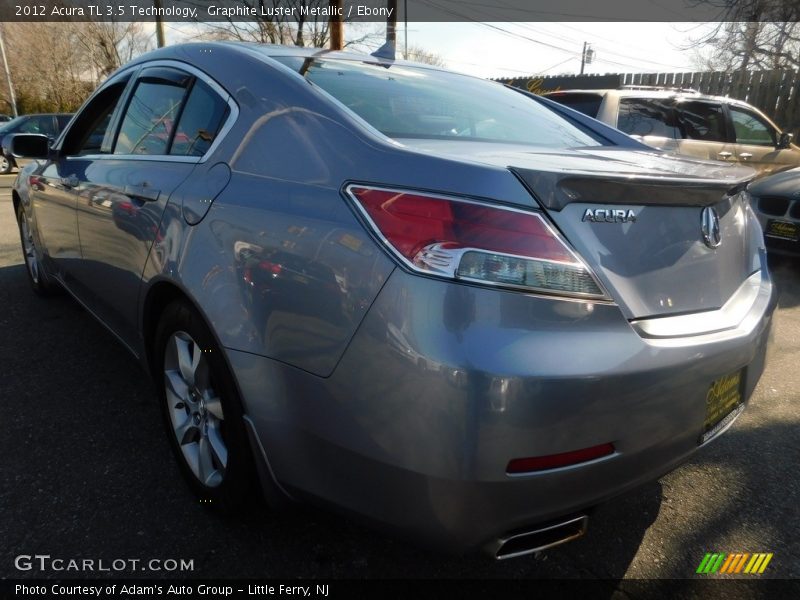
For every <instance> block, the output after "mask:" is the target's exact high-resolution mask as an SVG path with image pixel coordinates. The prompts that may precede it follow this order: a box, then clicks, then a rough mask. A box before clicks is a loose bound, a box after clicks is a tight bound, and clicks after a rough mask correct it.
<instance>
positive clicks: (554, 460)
mask: <svg viewBox="0 0 800 600" xmlns="http://www.w3.org/2000/svg"><path fill="white" fill-rule="evenodd" d="M611 454H614V445H613V444H600V445H599V446H592V447H591V448H582V449H580V450H572V451H571V452H562V453H561V454H550V455H548V456H532V457H530V458H515V459H513V460H511V461H509V463H508V466H507V467H506V473H508V474H514V475H516V474H519V473H532V472H535V471H546V470H547V469H557V468H559V467H568V466H571V465H577V464H580V463H584V462H589V461H590V460H595V459H597V458H602V457H604V456H610V455H611Z"/></svg>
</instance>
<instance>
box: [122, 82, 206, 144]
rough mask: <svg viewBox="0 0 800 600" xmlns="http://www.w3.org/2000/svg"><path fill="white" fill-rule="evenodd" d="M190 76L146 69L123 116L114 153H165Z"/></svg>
mask: <svg viewBox="0 0 800 600" xmlns="http://www.w3.org/2000/svg"><path fill="white" fill-rule="evenodd" d="M191 79H192V78H191V77H190V76H189V75H188V74H184V73H181V72H179V71H177V70H175V69H166V68H153V69H148V70H147V71H145V72H144V73H143V74H142V76H141V77H140V79H139V81H138V82H137V84H136V89H135V90H134V92H133V95H132V97H131V99H130V102H129V103H128V108H127V110H126V111H125V116H124V117H123V119H122V125H121V126H120V129H119V135H118V137H117V143H116V145H115V146H114V154H145V155H154V154H167V148H168V147H169V143H170V140H171V136H172V133H173V130H174V129H175V123H176V120H177V118H178V113H179V111H180V108H181V104H182V103H183V99H184V97H185V96H186V91H187V88H188V86H189V84H190V83H191Z"/></svg>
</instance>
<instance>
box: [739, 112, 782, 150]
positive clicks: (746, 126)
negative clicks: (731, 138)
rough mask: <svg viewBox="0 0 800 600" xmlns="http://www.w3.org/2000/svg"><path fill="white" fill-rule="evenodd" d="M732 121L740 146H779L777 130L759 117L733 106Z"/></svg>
mask: <svg viewBox="0 0 800 600" xmlns="http://www.w3.org/2000/svg"><path fill="white" fill-rule="evenodd" d="M731 119H732V121H733V130H734V132H735V133H736V142H737V143H738V144H753V145H756V146H775V145H777V143H778V142H777V139H776V134H775V130H774V129H773V128H772V127H770V125H769V124H768V123H767V122H766V121H764V120H763V119H761V118H759V117H758V115H756V114H754V113H751V112H749V111H745V110H741V109H738V108H734V107H732V106H731Z"/></svg>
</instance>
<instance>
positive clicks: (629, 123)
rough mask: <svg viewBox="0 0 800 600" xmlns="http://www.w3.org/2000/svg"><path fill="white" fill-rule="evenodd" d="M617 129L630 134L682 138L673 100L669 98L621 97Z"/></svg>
mask: <svg viewBox="0 0 800 600" xmlns="http://www.w3.org/2000/svg"><path fill="white" fill-rule="evenodd" d="M617 129H619V130H620V131H622V132H624V133H627V134H628V135H639V136H642V137H644V136H656V137H663V138H670V139H678V138H680V130H679V129H678V124H677V122H676V119H675V112H674V111H673V110H672V101H671V100H669V99H660V98H622V99H620V101H619V116H618V117H617Z"/></svg>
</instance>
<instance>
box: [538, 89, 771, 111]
mask: <svg viewBox="0 0 800 600" xmlns="http://www.w3.org/2000/svg"><path fill="white" fill-rule="evenodd" d="M558 94H592V95H595V96H606V95H613V96H617V97H618V98H656V99H658V98H679V99H681V100H707V101H708V100H710V101H713V102H720V103H723V102H724V103H726V104H735V105H737V106H742V107H745V108H750V109H755V107H754V106H753V105H752V104H748V103H747V102H745V101H744V100H739V99H738V98H731V97H730V96H712V95H710V94H701V93H700V92H694V91H688V90H678V89H641V88H640V89H636V88H631V89H599V90H598V89H595V90H591V89H566V90H554V91H552V92H547V93H546V94H545V96H556V95H558ZM756 110H757V109H756Z"/></svg>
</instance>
